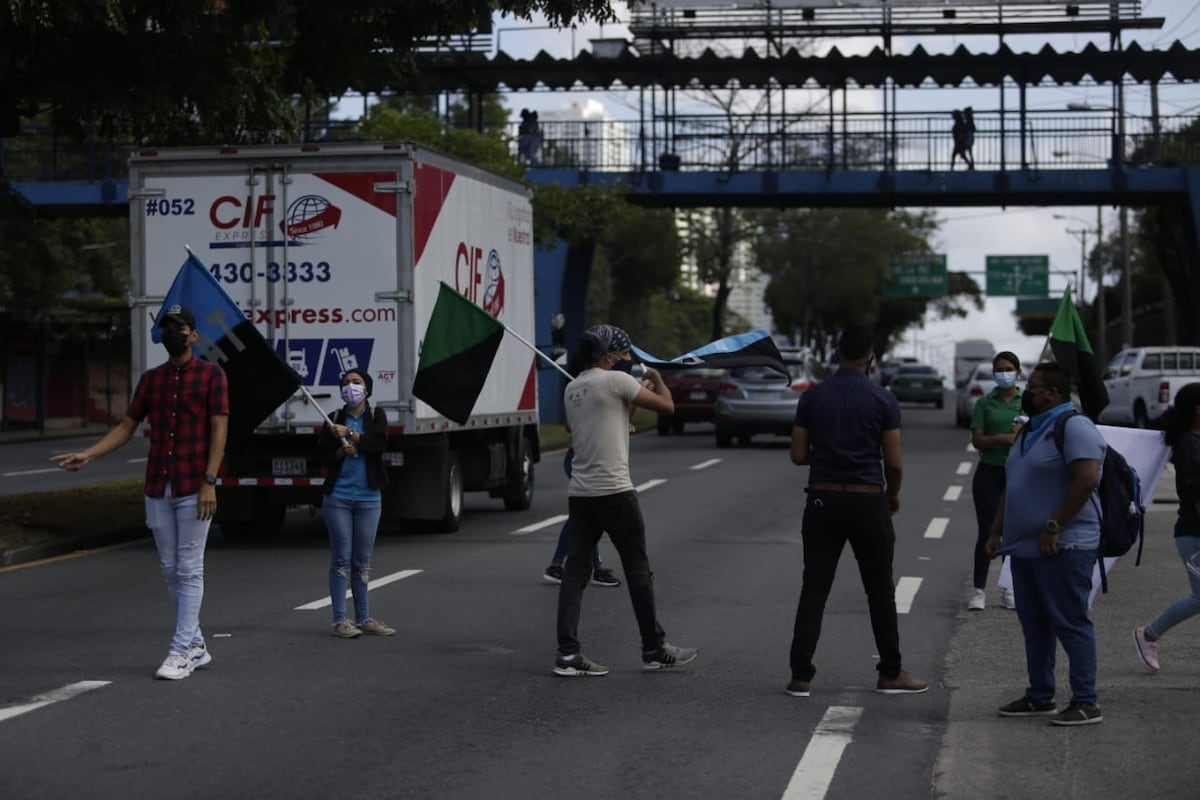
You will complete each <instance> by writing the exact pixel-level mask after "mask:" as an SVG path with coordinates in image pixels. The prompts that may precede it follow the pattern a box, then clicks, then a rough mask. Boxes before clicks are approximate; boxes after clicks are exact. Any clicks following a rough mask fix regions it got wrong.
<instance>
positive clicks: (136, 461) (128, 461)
mask: <svg viewBox="0 0 1200 800" xmlns="http://www.w3.org/2000/svg"><path fill="white" fill-rule="evenodd" d="M146 460H147V459H146V458H144V457H143V458H127V459H125V463H126V464H141V463H143V462H145V461H146Z"/></svg>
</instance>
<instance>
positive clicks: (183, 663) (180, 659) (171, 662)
mask: <svg viewBox="0 0 1200 800" xmlns="http://www.w3.org/2000/svg"><path fill="white" fill-rule="evenodd" d="M192 669H193V666H192V660H191V659H190V658H188V657H187V656H185V655H181V654H179V653H169V654H168V655H167V657H166V659H165V660H164V661H163V662H162V666H161V667H159V668H158V672H156V673H154V675H155V677H157V678H162V679H163V680H167V681H181V680H183V679H184V678H186V677H187V676H188V675H191V674H192Z"/></svg>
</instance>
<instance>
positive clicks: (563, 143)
mask: <svg viewBox="0 0 1200 800" xmlns="http://www.w3.org/2000/svg"><path fill="white" fill-rule="evenodd" d="M1198 120H1200V117H1197V116H1176V117H1168V118H1163V119H1161V120H1160V125H1159V126H1158V129H1157V131H1156V128H1155V126H1154V124H1153V122H1154V121H1153V120H1152V119H1151V118H1149V117H1139V116H1126V117H1125V121H1124V122H1125V124H1124V127H1125V132H1124V133H1125V135H1124V139H1123V140H1122V138H1121V136H1120V132H1119V127H1120V126H1119V120H1118V119H1117V118H1116V117H1115V116H1114V115H1112V114H1111V112H1091V113H1089V112H1082V113H1081V112H1074V111H1073V112H1058V111H1043V112H1031V113H1027V114H1025V115H1023V116H1022V115H1020V114H1019V113H1018V112H1015V111H1013V112H1006V113H1004V114H1000V113H999V112H997V111H984V112H976V113H975V127H976V131H975V137H974V143H973V146H972V148H971V153H972V155H973V157H974V163H975V169H977V170H998V171H1006V170H1028V169H1058V168H1072V169H1110V168H1112V167H1113V166H1114V165H1115V164H1117V163H1119V162H1121V163H1124V165H1125V166H1127V167H1130V168H1137V167H1139V166H1151V165H1155V166H1158V165H1164V164H1165V165H1169V164H1171V163H1193V164H1194V163H1200V130H1192V131H1191V132H1190V134H1189V135H1186V136H1185V135H1180V132H1181V131H1185V130H1186V129H1188V128H1189V126H1193V128H1200V126H1196V123H1197V121H1198ZM951 124H952V120H951V118H950V115H949V114H948V113H929V112H920V113H915V112H914V113H897V114H891V115H884V114H881V113H871V112H854V113H845V114H841V113H836V114H833V115H829V114H807V115H797V114H791V115H786V116H781V115H771V116H768V115H765V114H762V115H754V116H749V115H747V116H722V115H689V116H677V117H673V118H670V119H657V120H645V121H642V120H631V121H622V120H546V121H543V122H542V123H541V124H540V126H539V129H538V132H537V134H536V135H534V136H533V137H528V135H527V136H526V137H522V136H521V135H520V134H519V133H518V130H517V126H516V125H515V124H514V125H512V126H510V127H509V129H508V130H507V131H506V135H507V136H508V137H509V139H510V142H511V147H512V152H513V157H514V158H516V159H518V160H521V161H523V162H525V163H527V164H529V165H530V166H535V167H559V168H575V169H587V170H593V171H613V172H638V171H640V172H651V171H657V170H722V171H728V172H749V171H782V170H825V171H828V172H835V171H847V170H864V171H918V172H942V171H947V170H950V169H951V163H950V162H951V156H952V155H953V151H954V142H953V137H952V135H951ZM356 139H360V134H359V132H358V127H357V124H356V123H355V122H354V121H335V122H314V123H313V124H312V125H310V126H309V128H308V135H307V136H306V137H304V140H305V141H307V142H330V141H354V140H356ZM137 149H138V148H137V146H135V145H134V144H132V143H128V142H120V141H113V140H105V139H102V138H100V137H99V136H98V135H97V133H96V130H95V129H94V128H89V129H86V130H85V131H84V135H83V138H82V139H81V140H80V139H76V138H72V137H68V136H66V135H65V134H62V133H61V132H59V131H57V130H56V129H55V128H53V127H52V126H26V127H25V128H23V129H22V133H21V135H20V136H17V137H14V138H10V139H0V170H3V175H4V177H6V178H7V180H9V181H11V182H33V181H85V182H96V181H104V180H110V179H115V178H124V177H126V176H127V174H128V168H127V163H128V159H129V156H130V155H131V154H132V153H133V152H134V151H135V150H137ZM964 168H966V167H965V164H963V163H961V162H959V163H956V164H955V165H954V169H964Z"/></svg>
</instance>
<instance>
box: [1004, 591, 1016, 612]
mask: <svg viewBox="0 0 1200 800" xmlns="http://www.w3.org/2000/svg"><path fill="white" fill-rule="evenodd" d="M1000 605H1002V606H1004V607H1005V608H1007V609H1008V610H1009V611H1013V610H1015V609H1016V607H1017V598H1016V596H1015V595H1013V590H1012V589H1005V588H1004V587H1001V588H1000Z"/></svg>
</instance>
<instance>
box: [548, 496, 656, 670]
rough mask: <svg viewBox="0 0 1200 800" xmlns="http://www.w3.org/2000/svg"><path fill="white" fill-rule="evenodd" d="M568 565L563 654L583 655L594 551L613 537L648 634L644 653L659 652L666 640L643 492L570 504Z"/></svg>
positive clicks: (561, 594)
mask: <svg viewBox="0 0 1200 800" xmlns="http://www.w3.org/2000/svg"><path fill="white" fill-rule="evenodd" d="M568 507H569V508H570V514H571V516H570V518H569V519H568V520H567V565H566V567H565V569H564V570H563V582H562V585H561V586H560V587H559V589H558V652H559V653H560V654H562V655H564V656H568V655H573V654H575V653H578V652H579V612H580V610H581V609H582V607H583V590H584V589H586V588H587V585H588V581H589V580H591V577H592V560H591V558H590V556H591V554H592V552H593V551H594V550H595V549H596V543H597V542H599V541H600V537H601V536H602V535H603V534H604V533H605V532H607V533H608V538H609V539H610V540H612V543H613V547H615V548H616V550H617V555H619V556H620V557H621V567H622V568H623V569H624V570H625V585H626V586H628V587H629V599H630V600H631V601H632V602H633V613H634V616H636V617H637V623H638V630H639V631H640V632H641V634H642V650H643V651H646V652H649V651H651V650H657V649H658V648H659V647H661V646H662V643H663V641H664V640H665V639H666V634H665V633H664V632H663V629H662V626H660V625H659V624H658V618H657V614H656V612H655V608H654V575H653V573H651V572H650V560H649V559H648V558H647V557H646V525H645V523H644V522H642V511H641V508H640V507H639V506H638V500H637V492H635V491H633V490H630V491H628V492H620V493H618V494H610V495H605V496H603V497H572V498H570V499H569V500H568Z"/></svg>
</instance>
